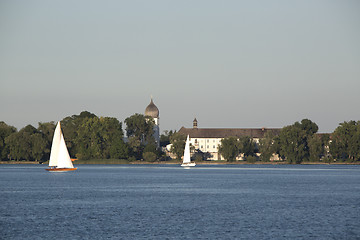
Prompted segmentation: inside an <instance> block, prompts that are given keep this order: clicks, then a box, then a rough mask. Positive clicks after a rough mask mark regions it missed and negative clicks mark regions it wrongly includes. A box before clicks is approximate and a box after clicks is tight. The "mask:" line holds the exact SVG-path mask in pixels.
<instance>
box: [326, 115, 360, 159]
mask: <svg viewBox="0 0 360 240" xmlns="http://www.w3.org/2000/svg"><path fill="white" fill-rule="evenodd" d="M330 153H331V155H332V156H333V157H334V158H335V159H337V160H340V161H346V160H350V161H352V162H354V161H359V160H360V121H358V122H355V121H349V122H343V123H340V125H339V126H338V127H337V128H336V129H335V131H334V133H333V134H332V135H331V143H330Z"/></svg>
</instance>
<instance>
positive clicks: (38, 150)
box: [5, 125, 47, 161]
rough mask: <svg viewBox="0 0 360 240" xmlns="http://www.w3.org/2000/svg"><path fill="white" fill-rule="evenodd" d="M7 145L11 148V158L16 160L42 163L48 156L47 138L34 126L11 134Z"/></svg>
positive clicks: (28, 126) (7, 139) (6, 140)
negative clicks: (46, 155)
mask: <svg viewBox="0 0 360 240" xmlns="http://www.w3.org/2000/svg"><path fill="white" fill-rule="evenodd" d="M5 143H6V144H7V145H8V147H9V155H10V157H11V158H14V159H16V160H27V161H34V160H38V161H41V160H43V159H44V157H45V154H46V149H47V141H46V138H45V137H44V135H42V134H41V133H40V132H39V131H38V130H37V129H36V128H35V127H33V126H32V125H27V126H26V127H24V128H23V129H21V130H20V131H19V132H17V133H13V134H11V135H10V136H8V137H7V138H6V139H5Z"/></svg>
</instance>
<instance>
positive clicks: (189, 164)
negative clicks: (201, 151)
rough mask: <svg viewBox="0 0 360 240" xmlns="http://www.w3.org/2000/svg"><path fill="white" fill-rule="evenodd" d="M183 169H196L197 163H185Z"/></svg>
mask: <svg viewBox="0 0 360 240" xmlns="http://www.w3.org/2000/svg"><path fill="white" fill-rule="evenodd" d="M181 166H182V167H195V166H196V163H194V162H189V163H183V164H181Z"/></svg>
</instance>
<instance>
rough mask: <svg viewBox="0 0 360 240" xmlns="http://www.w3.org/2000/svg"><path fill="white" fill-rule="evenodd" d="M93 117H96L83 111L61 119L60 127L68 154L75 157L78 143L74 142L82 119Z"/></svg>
mask: <svg viewBox="0 0 360 240" xmlns="http://www.w3.org/2000/svg"><path fill="white" fill-rule="evenodd" d="M94 117H95V118H97V116H96V115H95V114H93V113H90V112H88V111H83V112H81V113H80V114H79V115H72V116H69V117H66V118H64V119H63V120H61V128H62V130H63V134H64V139H65V142H66V146H67V148H68V151H69V154H70V156H72V157H75V156H76V154H77V153H78V147H79V145H78V144H76V139H77V137H78V129H79V128H80V126H81V125H82V124H83V122H84V121H87V120H88V119H90V118H94ZM54 129H55V127H54Z"/></svg>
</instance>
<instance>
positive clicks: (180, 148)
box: [170, 132, 186, 160]
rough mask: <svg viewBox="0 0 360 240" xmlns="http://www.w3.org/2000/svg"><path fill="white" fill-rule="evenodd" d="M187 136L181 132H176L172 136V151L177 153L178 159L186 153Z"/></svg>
mask: <svg viewBox="0 0 360 240" xmlns="http://www.w3.org/2000/svg"><path fill="white" fill-rule="evenodd" d="M185 141H186V136H185V135H184V134H181V133H178V132H177V133H174V134H173V135H172V136H171V137H170V143H171V144H172V145H171V149H170V152H172V153H173V154H175V155H176V158H177V159H179V160H180V159H181V157H182V156H183V155H184V149H185Z"/></svg>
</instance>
